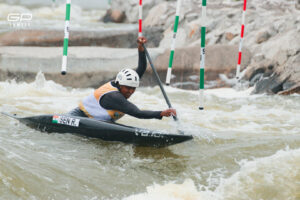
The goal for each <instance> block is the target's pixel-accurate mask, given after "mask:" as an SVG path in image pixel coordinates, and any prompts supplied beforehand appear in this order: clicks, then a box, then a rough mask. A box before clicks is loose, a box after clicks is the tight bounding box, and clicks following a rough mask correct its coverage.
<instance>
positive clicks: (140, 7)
mask: <svg viewBox="0 0 300 200" xmlns="http://www.w3.org/2000/svg"><path fill="white" fill-rule="evenodd" d="M142 20H143V0H140V3H139V37H142V36H143V32H142Z"/></svg>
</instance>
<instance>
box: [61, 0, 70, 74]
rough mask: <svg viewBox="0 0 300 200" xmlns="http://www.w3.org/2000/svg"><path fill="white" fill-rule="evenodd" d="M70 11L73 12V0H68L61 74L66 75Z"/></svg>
mask: <svg viewBox="0 0 300 200" xmlns="http://www.w3.org/2000/svg"><path fill="white" fill-rule="evenodd" d="M70 12H71V0H66V19H65V36H64V50H63V57H62V66H61V74H62V75H65V74H66V73H67V56H68V44H69V31H70Z"/></svg>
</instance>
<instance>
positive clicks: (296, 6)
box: [295, 0, 300, 10]
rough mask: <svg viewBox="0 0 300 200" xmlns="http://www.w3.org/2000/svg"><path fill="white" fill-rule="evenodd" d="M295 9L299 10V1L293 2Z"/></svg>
mask: <svg viewBox="0 0 300 200" xmlns="http://www.w3.org/2000/svg"><path fill="white" fill-rule="evenodd" d="M295 2H296V3H295V8H296V9H298V10H300V0H295Z"/></svg>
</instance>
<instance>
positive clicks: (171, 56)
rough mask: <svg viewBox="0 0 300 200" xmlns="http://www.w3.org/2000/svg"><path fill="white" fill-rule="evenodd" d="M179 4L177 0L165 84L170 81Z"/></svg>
mask: <svg viewBox="0 0 300 200" xmlns="http://www.w3.org/2000/svg"><path fill="white" fill-rule="evenodd" d="M180 6H181V0H177V6H176V16H175V23H174V32H173V38H172V43H171V52H170V59H169V67H168V72H167V77H166V85H170V81H171V75H172V65H173V57H174V53H175V43H176V34H177V28H178V22H179V14H180Z"/></svg>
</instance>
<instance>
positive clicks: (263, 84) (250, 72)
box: [110, 0, 300, 94]
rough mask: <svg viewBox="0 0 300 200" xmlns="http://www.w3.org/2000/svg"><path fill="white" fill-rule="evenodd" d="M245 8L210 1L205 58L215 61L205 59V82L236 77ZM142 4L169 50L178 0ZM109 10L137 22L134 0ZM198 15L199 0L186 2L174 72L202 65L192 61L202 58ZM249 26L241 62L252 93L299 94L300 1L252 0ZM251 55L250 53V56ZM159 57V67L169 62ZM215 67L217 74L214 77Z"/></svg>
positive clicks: (116, 3)
mask: <svg viewBox="0 0 300 200" xmlns="http://www.w3.org/2000/svg"><path fill="white" fill-rule="evenodd" d="M242 7H243V1H230V0H227V1H224V0H210V1H208V2H207V18H208V19H207V22H206V23H207V36H206V37H207V39H206V46H207V49H208V51H207V54H206V56H207V60H214V62H213V63H210V62H209V61H208V62H207V63H206V72H207V74H206V76H205V79H206V80H207V81H212V80H216V81H220V80H221V79H220V78H219V75H220V74H226V75H227V76H228V77H229V78H233V77H234V69H235V67H236V63H237V55H236V52H237V49H235V48H237V47H236V46H234V45H238V43H239V40H240V37H239V34H240V26H241V16H242ZM144 8H145V9H146V12H145V13H144V19H145V20H144V26H145V27H162V28H163V29H164V30H165V31H164V38H163V39H162V40H161V42H160V44H159V47H160V48H169V47H170V44H171V38H172V34H173V23H174V15H175V9H176V1H151V0H148V1H147V0H145V1H144ZM111 10H112V11H114V12H116V10H117V11H118V12H119V13H123V14H124V16H123V20H124V22H127V23H135V22H136V16H137V11H138V5H137V4H136V2H135V1H133V0H131V1H129V3H128V2H126V3H125V2H124V1H122V0H115V1H113V3H112V8H111ZM110 13H112V12H111V11H110ZM200 16H201V1H193V0H186V1H184V0H183V1H182V7H181V13H180V21H179V27H178V31H177V32H178V34H177V43H176V46H177V48H180V49H177V50H176V51H175V61H174V70H175V71H176V70H179V71H180V70H181V69H182V72H186V69H187V66H188V65H192V66H194V67H193V69H199V62H198V59H193V58H194V56H195V57H199V50H198V51H197V52H195V51H193V50H196V49H197V48H196V47H199V46H200V40H199V39H200V36H201V34H200V27H201V23H202V22H201V17H200ZM111 19H112V21H113V20H114V16H111ZM245 27H246V28H245V36H244V42H243V57H242V60H243V63H242V65H241V67H242V69H244V70H245V76H244V77H243V80H246V81H249V82H250V85H251V86H253V85H256V87H255V90H254V93H269V94H277V93H279V94H290V93H294V92H298V93H299V90H300V88H299V84H300V1H299V0H276V1H270V0H268V1H260V0H254V1H248V4H247V12H246V22H245ZM217 45H223V46H217ZM224 45H225V46H224ZM190 46H192V47H195V48H194V49H193V48H191V47H190ZM222 47H224V48H225V47H227V48H229V49H230V50H229V49H226V48H225V49H223V50H221V48H222ZM210 48H211V49H217V52H216V51H212V52H209V49H210ZM227 51H231V52H230V53H229V52H227ZM221 52H226V53H227V54H222V53H221ZM245 52H246V53H245ZM248 52H249V54H248ZM165 54H166V55H164V56H165V57H167V51H166V52H165ZM245 54H246V55H245ZM247 54H248V55H250V59H249V57H247ZM183 55H184V56H183ZM191 55H193V56H191ZM191 57H192V58H191ZM248 59H249V60H248ZM159 61H162V60H159ZM159 61H158V65H164V66H167V63H166V59H164V62H159ZM221 63H222V64H221ZM224 63H228V64H227V65H226V64H224ZM221 66H222V67H221ZM212 71H213V72H214V75H212V76H211V72H212ZM174 81H176V80H174ZM227 83H228V82H227ZM219 86H223V84H221V85H219Z"/></svg>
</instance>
